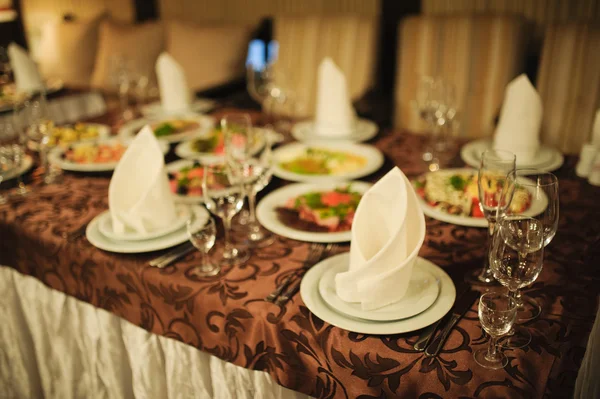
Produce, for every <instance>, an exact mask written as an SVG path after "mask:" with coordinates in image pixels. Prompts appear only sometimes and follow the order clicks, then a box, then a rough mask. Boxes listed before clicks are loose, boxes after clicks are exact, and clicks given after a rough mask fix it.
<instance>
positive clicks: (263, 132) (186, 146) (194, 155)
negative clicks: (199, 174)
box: [175, 127, 272, 162]
mask: <svg viewBox="0 0 600 399" xmlns="http://www.w3.org/2000/svg"><path fill="white" fill-rule="evenodd" d="M253 129H256V130H258V131H259V133H260V134H258V135H257V136H256V137H258V138H259V139H258V140H257V141H256V143H254V145H253V146H252V155H254V154H257V153H259V152H260V150H262V149H263V148H264V146H265V142H266V139H267V137H269V138H270V137H271V135H272V134H271V131H270V130H268V129H263V128H259V127H255V128H253ZM212 134H213V130H208V131H204V132H202V133H198V134H195V135H194V137H190V139H189V140H186V141H183V142H181V143H179V144H178V145H177V147H175V154H176V155H177V156H178V157H179V158H188V159H198V160H202V161H204V162H219V161H221V160H223V157H224V154H215V153H213V152H198V151H196V150H195V149H194V147H193V143H194V141H195V140H198V139H208V138H210V137H211V136H212Z"/></svg>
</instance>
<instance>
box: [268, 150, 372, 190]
mask: <svg viewBox="0 0 600 399" xmlns="http://www.w3.org/2000/svg"><path fill="white" fill-rule="evenodd" d="M273 157H274V167H273V172H274V174H275V176H277V177H280V178H282V179H286V180H292V181H310V182H319V181H331V180H338V181H339V180H352V179H357V178H360V177H363V176H367V175H369V174H371V173H373V172H375V171H377V170H378V169H379V168H380V167H381V165H383V160H384V159H383V154H382V153H381V151H379V150H378V149H377V148H375V147H373V146H370V145H365V144H355V143H350V142H331V141H322V142H321V141H315V142H306V143H291V144H288V145H285V146H282V147H280V148H278V149H277V150H275V151H274V152H273Z"/></svg>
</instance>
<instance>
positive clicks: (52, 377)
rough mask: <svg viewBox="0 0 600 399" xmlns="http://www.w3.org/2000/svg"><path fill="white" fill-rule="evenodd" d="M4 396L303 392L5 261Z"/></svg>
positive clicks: (0, 343)
mask: <svg viewBox="0 0 600 399" xmlns="http://www.w3.org/2000/svg"><path fill="white" fill-rule="evenodd" d="M0 293H2V300H0V320H1V322H0V398H6V399H8V398H19V399H21V398H61V399H69V398H110V399H113V398H144V399H145V398H161V399H162V398H168V399H175V398H239V399H243V398H248V399H250V398H255V397H256V398H258V397H260V398H305V397H307V396H306V395H302V394H300V393H297V392H294V391H291V390H289V389H286V388H284V387H282V386H279V385H277V384H276V383H275V382H274V381H273V380H272V378H271V377H270V376H269V375H268V374H266V373H264V372H261V371H253V370H247V369H244V368H242V367H239V366H236V365H234V364H231V363H227V362H224V361H222V360H220V359H218V358H216V357H214V356H211V355H209V354H207V353H204V352H202V351H199V350H197V349H196V348H194V347H191V346H189V345H186V344H184V343H182V342H179V341H176V340H173V339H169V338H165V337H162V336H158V335H155V334H151V333H148V332H147V331H145V330H143V329H141V328H140V327H137V326H135V325H133V324H131V323H129V322H128V321H126V320H124V319H121V318H119V317H118V316H116V315H113V314H112V313H110V312H107V311H105V310H103V309H98V308H95V307H94V306H92V305H90V304H88V303H85V302H82V301H79V300H77V299H75V298H73V297H69V296H67V295H65V294H64V293H62V292H59V291H55V290H53V289H51V288H48V287H47V286H45V285H44V284H42V283H41V282H40V281H38V280H37V279H35V278H33V277H29V276H24V275H22V274H20V273H18V272H17V271H15V270H13V269H11V268H9V267H5V266H0Z"/></svg>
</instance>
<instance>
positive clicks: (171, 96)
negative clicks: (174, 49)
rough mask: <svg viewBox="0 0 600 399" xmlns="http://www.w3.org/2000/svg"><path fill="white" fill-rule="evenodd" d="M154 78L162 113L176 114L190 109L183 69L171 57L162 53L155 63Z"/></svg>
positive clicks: (189, 94)
mask: <svg viewBox="0 0 600 399" xmlns="http://www.w3.org/2000/svg"><path fill="white" fill-rule="evenodd" d="M156 77H157V79H158V89H159V91H160V102H161V105H162V108H163V111H166V112H177V111H187V110H189V109H190V104H191V102H192V96H191V93H190V89H189V87H188V84H187V80H186V78H185V73H184V72H183V68H182V67H181V65H179V63H177V61H175V59H174V58H173V57H171V56H170V55H169V54H167V53H162V54H161V55H160V56H159V57H158V60H157V61H156Z"/></svg>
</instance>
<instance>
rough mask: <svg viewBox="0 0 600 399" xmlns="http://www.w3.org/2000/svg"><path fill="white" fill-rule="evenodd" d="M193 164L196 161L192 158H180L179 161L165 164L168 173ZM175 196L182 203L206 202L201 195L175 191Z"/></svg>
mask: <svg viewBox="0 0 600 399" xmlns="http://www.w3.org/2000/svg"><path fill="white" fill-rule="evenodd" d="M193 164H194V161H193V160H191V159H180V160H178V161H174V162H171V163H169V164H167V165H166V166H165V169H166V171H167V172H168V173H175V172H178V171H179V170H181V169H182V168H185V167H187V166H192V165H193ZM173 197H174V198H175V201H177V202H179V203H182V204H199V203H201V202H204V200H203V198H202V196H201V195H182V194H177V193H173Z"/></svg>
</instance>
